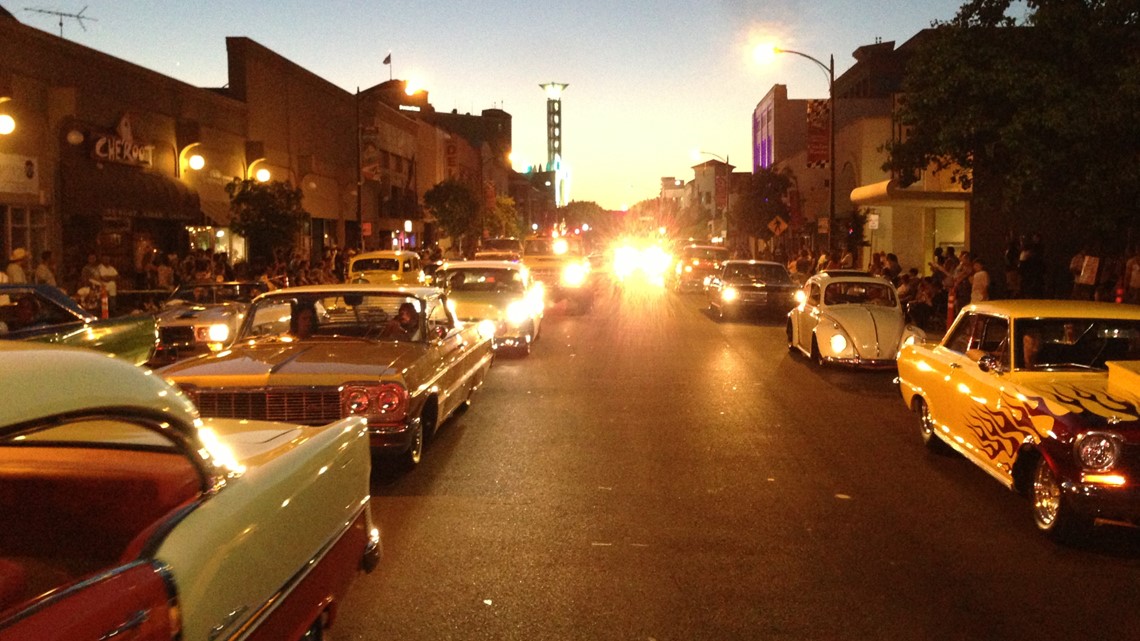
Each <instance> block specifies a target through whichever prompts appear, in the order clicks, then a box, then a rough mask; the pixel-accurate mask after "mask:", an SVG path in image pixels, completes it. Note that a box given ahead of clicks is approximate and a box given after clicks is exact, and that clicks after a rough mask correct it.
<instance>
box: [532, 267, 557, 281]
mask: <svg viewBox="0 0 1140 641" xmlns="http://www.w3.org/2000/svg"><path fill="white" fill-rule="evenodd" d="M530 274H531V276H532V277H533V278H534V279H535V280H539V281H542V282H544V283H556V282H558V277H559V270H558V269H557V268H546V269H532V270H530Z"/></svg>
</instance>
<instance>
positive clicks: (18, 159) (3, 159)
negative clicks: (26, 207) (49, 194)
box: [0, 154, 40, 195]
mask: <svg viewBox="0 0 1140 641" xmlns="http://www.w3.org/2000/svg"><path fill="white" fill-rule="evenodd" d="M38 173H39V167H38V166H37V163H36V159H35V158H32V157H30V156H16V155H14V154H0V193H4V194H33V195H34V194H38V193H39V191H40V177H39V175H38Z"/></svg>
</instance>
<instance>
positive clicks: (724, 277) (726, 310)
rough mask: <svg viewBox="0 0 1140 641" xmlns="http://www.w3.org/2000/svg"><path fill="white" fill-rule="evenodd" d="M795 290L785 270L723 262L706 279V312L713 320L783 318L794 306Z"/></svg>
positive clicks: (762, 264)
mask: <svg viewBox="0 0 1140 641" xmlns="http://www.w3.org/2000/svg"><path fill="white" fill-rule="evenodd" d="M796 289H797V288H796V285H795V283H793V282H792V277H791V275H789V274H788V268H787V267H784V266H783V265H781V264H780V263H773V262H770V261H763V260H727V261H724V262H723V263H721V268H720V270H719V271H717V272H715V273H713V275H712V276H710V277H709V281H708V289H707V295H708V301H709V311H710V312H711V313H712V315H713V318H715V319H717V320H720V319H722V318H724V317H726V316H732V315H734V314H739V313H741V312H744V311H773V312H778V313H780V314H784V313H786V312H787V311H788V310H789V309H791V308H792V306H793V305H795V293H796Z"/></svg>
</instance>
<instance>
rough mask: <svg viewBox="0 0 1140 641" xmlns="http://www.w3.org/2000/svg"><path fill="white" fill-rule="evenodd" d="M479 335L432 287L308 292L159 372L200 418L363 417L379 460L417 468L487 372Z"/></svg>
mask: <svg viewBox="0 0 1140 641" xmlns="http://www.w3.org/2000/svg"><path fill="white" fill-rule="evenodd" d="M485 331H486V328H480V327H479V326H478V325H473V324H464V323H461V322H459V321H457V320H456V318H455V314H454V312H453V310H452V308H451V305H450V304H449V302H448V300H447V296H446V294H444V293H443V292H442V291H441V290H439V289H437V288H434V287H399V286H394V285H387V286H385V285H368V284H347V285H314V286H309V287H295V288H291V289H283V290H278V291H275V292H270V293H268V294H264V295H262V296H259V297H258V298H257V299H256V300H255V301H254V302H253V304H252V305H251V306H250V309H249V312H248V313H247V315H246V319H245V323H244V324H243V325H242V327H241V329H240V330H239V331H238V335H237V338H236V339H235V341H234V343H233V344H232V345H231V346H230V347H229V348H228V349H225V350H222V351H220V352H217V353H215V354H209V355H205V356H201V357H198V358H194V359H190V360H187V361H181V362H179V363H175V364H173V365H170V366H168V367H165V368H162V369H160V370H158V372H159V373H160V374H161V375H162V376H165V377H166V378H168V379H169V380H171V381H173V382H174V383H176V384H177V385H178V386H179V387H181V388H182V389H183V390H185V391H186V393H187V395H188V396H189V397H190V398H191V399H192V400H193V401H194V402H195V404H196V405H197V406H198V410H199V411H200V412H201V413H202V415H203V416H212V417H227V418H245V419H259V420H274V421H285V422H290V423H301V424H305V425H314V424H321V423H327V422H328V421H331V420H336V419H339V418H343V417H346V416H353V415H356V416H363V417H365V418H366V419H368V431H369V434H370V435H371V443H372V446H373V448H374V450H375V451H378V452H387V453H390V454H393V455H396V456H398V457H399V458H400V459H401V460H402V461H403V463H404V464H406V465H408V466H413V465H416V464H418V463H419V462H420V457H421V456H422V454H423V446H424V440H425V438H430V437H431V435H432V434H434V433H435V431H436V430H437V429H438V428H439V426H440V425H442V424H443V422H444V421H445V420H446V419H447V418H448V417H449V416H451V414H452V413H454V412H455V411H456V410H458V409H460V408H462V407H465V406H466V405H467V404H468V403H470V401H471V397H472V395H473V394H474V393H475V390H476V389H478V388H479V386H480V385H481V384H482V383H483V380H484V377H485V376H486V375H487V369H488V368H489V367H490V365H491V359H492V356H493V353H492V351H491V336H490V335H489V334H485V333H484V332H485Z"/></svg>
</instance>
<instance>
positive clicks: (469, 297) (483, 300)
mask: <svg viewBox="0 0 1140 641" xmlns="http://www.w3.org/2000/svg"><path fill="white" fill-rule="evenodd" d="M447 300H448V301H450V302H452V303H454V304H455V315H456V317H458V318H460V319H462V320H472V319H477V320H484V319H487V320H499V319H501V318H503V316H504V315H505V314H506V313H507V306H508V305H510V304H511V303H513V302H515V301H517V300H522V297H521V296H518V295H515V294H496V293H492V292H452V293H451V294H450V295H449V296H448V297H447Z"/></svg>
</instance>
